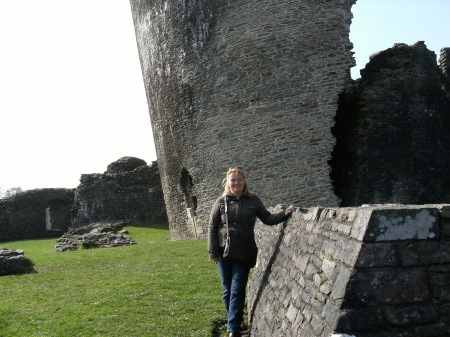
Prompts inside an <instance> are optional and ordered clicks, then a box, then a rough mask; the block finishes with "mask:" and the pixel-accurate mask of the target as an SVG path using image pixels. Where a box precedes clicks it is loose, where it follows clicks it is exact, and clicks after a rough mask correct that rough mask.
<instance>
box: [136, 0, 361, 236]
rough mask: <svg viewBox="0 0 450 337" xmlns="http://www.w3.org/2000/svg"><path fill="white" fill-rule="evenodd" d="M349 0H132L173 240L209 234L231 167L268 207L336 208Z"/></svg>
mask: <svg viewBox="0 0 450 337" xmlns="http://www.w3.org/2000/svg"><path fill="white" fill-rule="evenodd" d="M355 2H356V0H341V1H327V0H301V1H298V0H287V1H279V0H245V1H244V0H196V1H180V0H167V1H153V0H130V3H131V9H132V14H133V20H134V25H135V31H136V39H137V44H138V49H139V55H140V60H141V66H142V72H143V78H144V83H145V89H146V93H147V99H148V102H149V110H150V117H151V122H152V128H153V135H154V141H155V146H156V152H157V157H158V164H159V168H160V173H161V181H162V186H163V191H164V197H165V200H166V207H167V214H168V218H169V224H170V228H171V236H172V238H173V239H182V238H184V239H186V238H196V237H200V238H201V237H206V232H207V223H208V218H209V212H210V209H211V207H212V204H213V202H214V200H215V198H216V197H217V196H218V195H219V194H220V193H221V191H222V186H221V182H222V179H223V177H224V176H225V173H226V171H227V169H228V167H229V166H231V165H239V166H243V167H244V168H245V169H246V170H247V171H248V172H249V179H250V181H251V183H252V190H253V191H254V192H255V193H257V194H258V195H259V196H260V197H261V198H262V200H264V201H265V202H266V203H267V204H269V205H270V204H276V203H279V202H281V203H296V204H307V205H317V204H326V205H329V206H337V205H338V204H339V201H340V200H339V198H338V197H337V196H336V195H335V194H334V192H333V186H332V182H331V180H330V177H329V175H330V171H331V169H330V166H329V165H328V160H329V159H330V158H331V152H332V149H333V146H334V143H335V140H334V137H333V135H332V134H331V132H330V129H331V127H332V126H333V124H334V120H333V117H334V115H335V112H336V110H337V97H338V95H339V93H340V92H341V91H342V90H343V88H344V87H345V86H346V85H348V83H349V81H350V72H349V69H350V68H351V67H352V66H353V65H354V60H353V58H352V55H351V52H350V51H351V49H352V47H353V46H352V44H351V43H350V41H349V37H348V36H349V30H350V23H351V18H352V13H351V6H352V5H353V4H354V3H355ZM299 191H300V193H298V192H299Z"/></svg>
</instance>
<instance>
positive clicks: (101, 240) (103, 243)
mask: <svg viewBox="0 0 450 337" xmlns="http://www.w3.org/2000/svg"><path fill="white" fill-rule="evenodd" d="M127 224H128V222H126V221H119V222H113V223H105V222H98V223H94V224H91V225H89V226H83V227H72V228H69V230H68V231H67V233H65V234H64V235H63V236H61V237H60V238H59V239H58V240H57V241H56V242H57V243H58V244H57V245H56V246H55V251H56V252H65V251H70V250H77V249H79V248H80V247H83V248H88V249H89V248H97V247H104V248H112V247H119V246H124V245H134V244H136V242H135V241H134V240H133V238H131V237H130V236H129V235H127V234H126V231H123V230H122V228H123V227H124V226H125V225H127Z"/></svg>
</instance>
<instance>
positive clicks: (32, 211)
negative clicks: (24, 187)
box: [0, 188, 74, 241]
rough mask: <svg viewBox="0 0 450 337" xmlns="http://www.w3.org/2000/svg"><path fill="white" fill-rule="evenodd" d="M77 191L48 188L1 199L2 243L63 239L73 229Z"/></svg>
mask: <svg viewBox="0 0 450 337" xmlns="http://www.w3.org/2000/svg"><path fill="white" fill-rule="evenodd" d="M73 201H74V189H65V188H44V189H35V190H29V191H25V192H21V193H17V194H15V195H13V196H11V197H8V198H4V199H0V241H11V240H23V239H36V238H43V237H54V236H58V235H61V234H62V232H63V231H65V230H67V229H68V228H69V226H70V208H71V206H72V204H73Z"/></svg>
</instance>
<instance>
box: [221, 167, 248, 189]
mask: <svg viewBox="0 0 450 337" xmlns="http://www.w3.org/2000/svg"><path fill="white" fill-rule="evenodd" d="M232 173H235V174H236V175H237V176H238V177H239V178H242V179H243V180H244V190H243V191H242V193H247V194H251V193H250V191H249V189H248V184H247V179H246V178H245V172H244V170H243V169H241V168H240V167H233V168H230V169H229V170H228V172H227V175H226V177H225V179H224V184H225V190H224V191H223V193H222V195H223V196H225V195H227V193H228V192H230V184H228V177H229V176H230V174H232Z"/></svg>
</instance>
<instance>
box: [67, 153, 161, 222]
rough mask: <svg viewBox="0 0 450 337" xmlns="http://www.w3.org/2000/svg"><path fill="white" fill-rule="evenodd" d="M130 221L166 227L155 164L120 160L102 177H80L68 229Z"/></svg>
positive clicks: (110, 166)
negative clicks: (97, 223)
mask: <svg viewBox="0 0 450 337" xmlns="http://www.w3.org/2000/svg"><path fill="white" fill-rule="evenodd" d="M98 221H107V222H113V221H133V222H140V223H149V224H153V225H167V215H166V211H165V205H164V197H163V194H162V189H161V182H160V177H159V170H158V164H157V163H156V162H153V163H152V165H151V166H148V165H147V163H146V162H145V161H144V160H142V159H139V158H134V157H123V158H120V159H119V160H117V161H115V162H113V163H111V164H109V165H108V168H107V170H106V172H105V173H103V174H101V173H95V174H82V175H81V179H80V185H78V187H77V189H76V190H75V201H74V205H73V207H72V225H73V226H83V225H89V224H92V223H94V222H98Z"/></svg>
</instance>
